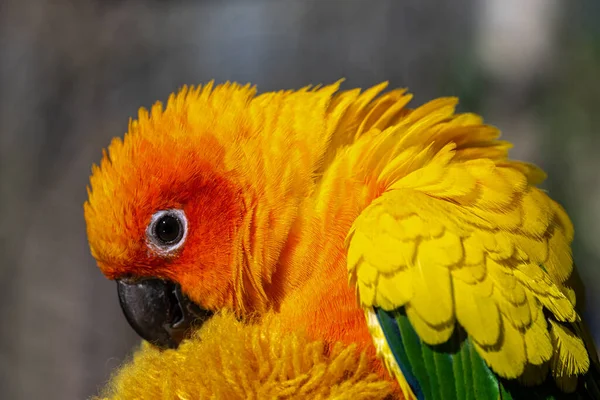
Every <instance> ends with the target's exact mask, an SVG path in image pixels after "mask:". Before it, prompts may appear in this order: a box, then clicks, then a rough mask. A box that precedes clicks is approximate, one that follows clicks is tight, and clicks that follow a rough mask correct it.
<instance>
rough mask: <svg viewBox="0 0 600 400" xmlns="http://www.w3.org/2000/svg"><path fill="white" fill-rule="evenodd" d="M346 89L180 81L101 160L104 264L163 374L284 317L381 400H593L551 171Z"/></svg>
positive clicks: (91, 219) (400, 100) (488, 139)
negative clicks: (349, 364)
mask: <svg viewBox="0 0 600 400" xmlns="http://www.w3.org/2000/svg"><path fill="white" fill-rule="evenodd" d="M342 82H343V81H342V80H340V81H338V82H336V83H333V84H328V85H315V86H313V85H311V86H306V87H304V88H301V89H299V90H281V91H276V92H275V91H274V92H264V93H258V91H257V88H256V86H254V85H251V84H245V85H243V84H238V83H235V82H226V83H222V84H215V83H214V81H211V82H209V83H207V84H204V85H198V86H183V87H181V88H180V89H178V91H176V92H175V93H173V94H171V95H170V96H169V98H168V100H167V102H166V105H165V106H164V107H163V103H161V102H157V103H155V104H154V105H153V106H152V107H150V109H149V110H148V109H145V108H141V109H140V111H139V113H138V116H137V119H135V120H134V119H130V121H129V125H128V130H127V133H126V134H125V135H124V137H123V138H122V139H121V138H115V139H113V140H112V142H111V143H110V145H109V146H108V149H107V150H105V151H104V152H103V157H102V159H101V161H100V163H99V165H93V166H92V172H91V177H90V183H89V186H88V189H87V191H88V198H87V201H86V202H85V204H84V216H85V220H86V224H87V225H86V226H87V236H88V241H89V246H90V250H91V254H92V256H93V258H94V259H95V260H96V263H97V265H98V267H99V269H100V270H101V272H102V273H103V274H104V275H105V276H106V277H107V278H108V279H111V280H114V281H116V284H117V294H118V298H119V302H120V305H121V307H122V310H123V312H124V314H125V317H126V319H127V321H128V322H129V324H130V325H131V326H132V328H133V329H134V330H135V331H136V332H137V333H138V334H139V336H140V337H141V338H142V339H143V340H144V341H145V342H144V343H146V346H147V348H148V351H153V352H154V353H152V354H153V356H152V357H153V358H152V360H153V361H151V363H159V362H161V361H160V360H161V357H163V359H164V360H166V359H167V358H168V357H171V359H174V358H176V357H177V356H174V354H177V353H176V352H177V351H185V352H187V353H190V352H192V353H194V350H193V349H197V351H198V352H200V353H199V354H196V355H195V357H202V354H204V352H206V354H208V353H210V352H211V351H216V350H215V349H216V348H218V347H219V346H233V345H232V344H231V343H238V342H240V341H243V340H245V339H244V337H245V336H243V335H242V333H240V332H246V333H247V334H248V335H250V333H248V332H250V331H245V330H244V329H246V328H243V327H244V326H259V327H260V326H261V324H263V325H262V326H263V327H268V326H272V325H270V324H275V325H276V326H278V327H279V328H277V329H279V331H277V332H280V333H278V335H279V334H280V336H277V337H278V338H280V340H283V339H282V338H285V337H286V335H297V334H300V333H299V332H302V333H301V334H302V335H304V336H302V337H304V338H305V339H303V340H305V341H306V342H302V343H306V346H309V343H310V341H320V343H323V344H324V345H323V346H322V347H321V348H320V349H321V350H319V351H317V353H319V352H320V353H319V354H321V356H323V355H332V354H339V351H338V350H339V348H338V347H336V346H340V345H341V346H351V347H352V348H355V349H357V351H359V352H362V354H363V356H364V360H363V361H361V363H362V364H361V365H363V367H364V368H367V370H368V371H370V372H372V373H373V374H375V375H376V376H377V379H379V380H380V381H382V382H384V383H385V382H387V383H390V384H391V385H392V389H390V390H391V391H390V392H389V393H388V392H385V393H384V395H385V396H391V397H386V398H398V399H400V398H404V399H418V400H422V399H443V400H446V399H458V400H460V399H530V398H539V399H563V398H565V399H566V398H575V399H600V385H599V382H600V380H599V376H600V375H599V369H598V368H599V366H600V363H599V361H598V357H597V351H596V348H595V345H594V343H593V340H592V338H591V335H590V333H589V331H588V328H587V327H586V325H585V322H584V321H583V319H582V316H581V314H582V312H581V310H580V308H578V307H576V304H577V303H578V302H579V303H581V302H582V301H581V299H580V298H579V296H580V295H579V292H578V290H577V288H578V284H577V282H576V281H577V277H578V274H577V271H576V269H575V268H574V263H573V257H572V249H571V243H572V241H573V236H574V228H573V224H572V222H571V220H570V218H569V216H568V214H567V213H566V211H565V210H564V209H563V207H562V206H561V205H559V204H558V203H557V202H556V201H554V200H553V199H552V198H551V197H550V196H549V195H548V193H547V192H546V191H544V190H542V189H540V188H539V185H540V184H541V183H542V182H543V181H544V180H545V179H546V174H545V173H544V171H542V170H541V169H540V168H539V167H537V166H536V165H534V164H531V163H527V162H523V161H517V160H513V159H511V158H509V156H508V152H509V149H510V148H511V146H512V145H511V143H509V142H507V141H504V140H501V139H500V138H499V137H500V130H499V129H498V128H496V127H494V126H491V125H488V124H486V123H484V121H483V118H482V117H481V116H479V115H477V114H474V113H469V112H458V111H457V106H458V99H457V98H455V97H441V98H437V99H434V100H432V101H429V102H426V103H424V104H422V105H420V106H418V107H415V108H410V107H409V106H408V105H409V102H410V101H411V100H412V94H410V93H409V92H408V91H407V89H388V83H387V82H384V83H381V84H378V85H375V86H373V87H370V88H368V89H366V90H361V89H350V90H342V89H341V84H342ZM226 315H229V316H230V320H227V319H226V318H225V316H226ZM223 318H225V320H227V321H229V322H227V323H225V325H224V326H227V327H228V328H221V329H220V330H218V329H217V328H214V325H211V324H217V322H216V321H224V320H223ZM275 325H273V326H275ZM210 326H213V327H212V328H211V327H210ZM211 329H213V331H215V332H217V331H218V332H219V333H218V334H217V336H218V339H214V337H213V338H212V339H210V337H211V336H210V335H209V333H207V334H206V335H207V336H205V337H204V339H203V336H202V335H203V332H204V331H206V332H209V331H210V330H211ZM215 329H216V330H215ZM264 329H266V330H263V331H261V332H263V334H261V335H262V336H261V335H259V337H264V336H265V335H268V332H269V329H267V328H264ZM265 332H267V333H266V334H265ZM273 332H275V330H274V331H273ZM240 335H242V336H240ZM244 335H245V334H244ZM228 337H230V338H229V339H228ZM203 340H204V341H205V342H206V343H204V344H203V343H202V342H203ZM228 340H229V342H228ZM278 340H279V339H278ZM274 342H277V340H274ZM191 343H196V345H195V346H196V347H190V346H192V344H191ZM227 343H229V344H227ZM186 346H187V347H186ZM202 346H204V347H202ZM236 346H237V345H236ZM231 348H232V349H233V347H231ZM334 349H338V350H335V351H334ZM240 351H241V350H240ZM240 351H233V350H231V351H228V352H227V353H226V354H229V355H230V356H235V354H236V353H239V352H240ZM187 353H186V354H187ZM169 354H171V356H169ZM273 354H274V353H273ZM363 356H361V357H363ZM361 360H362V359H361ZM173 362H174V361H173ZM167 364H168V363H167ZM234 364H235V365H238V364H240V363H237V362H236V363H231V365H230V367H227V368H237V367H235V366H232V365H234ZM157 365H158V364H157ZM223 365H224V364H223ZM240 365H241V364H240ZM365 366H366V367H365ZM259 367H260V365H259ZM223 368H225V367H223ZM240 368H242V366H240ZM257 368H258V367H257ZM222 372H223V374H227V371H222ZM195 373H198V374H202V373H208V372H206V371H204V372H203V371H201V370H199V371H196V372H195ZM182 374H183V372H182ZM189 379H192V380H193V377H191V378H188V380H189ZM373 382H375V381H373ZM184 383H185V382H184ZM380 389H381V390H382V391H385V390H387V389H385V387H384V386H380ZM382 393H383V392H382ZM217 398H218V397H217ZM292 398H293V397H292ZM314 398H317V397H314ZM339 398H345V397H339ZM353 398H354V397H353ZM382 398H383V397H382Z"/></svg>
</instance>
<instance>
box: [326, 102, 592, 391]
mask: <svg viewBox="0 0 600 400" xmlns="http://www.w3.org/2000/svg"><path fill="white" fill-rule="evenodd" d="M400 99H402V102H403V103H402V104H401V105H402V106H404V104H405V103H404V99H405V97H400ZM384 103H385V102H383V101H380V102H379V103H377V104H384ZM385 104H386V107H388V109H390V110H394V111H393V113H394V115H395V117H394V118H389V119H387V120H386V121H385V123H388V125H387V126H385V124H384V123H372V124H371V126H372V128H373V129H371V130H370V131H366V125H368V124H367V123H366V122H365V123H363V125H361V128H360V129H359V131H360V132H359V133H360V135H358V134H357V135H356V136H355V141H354V142H353V143H351V144H349V145H348V146H346V147H345V148H342V149H341V150H340V153H339V154H338V155H337V157H336V159H335V160H334V161H333V162H332V166H331V167H330V170H335V169H336V168H338V169H340V168H342V167H341V166H342V165H343V166H344V168H345V170H348V169H350V170H352V171H353V175H351V178H352V179H354V180H355V181H356V182H360V183H361V185H362V188H363V189H362V198H363V200H364V208H363V210H362V212H361V213H360V215H359V216H358V218H356V220H355V222H354V224H353V226H352V228H351V230H350V233H349V235H348V237H347V241H346V245H347V250H348V259H347V261H348V270H349V273H350V279H351V281H352V282H354V283H355V284H356V286H357V291H358V294H359V298H360V302H361V304H362V305H363V306H364V307H365V308H367V309H368V308H369V307H373V306H375V307H381V308H383V309H385V310H393V309H396V308H399V307H405V309H406V312H407V315H408V317H409V319H410V321H411V323H412V324H413V326H414V328H415V330H416V331H417V333H418V334H419V335H420V337H421V338H422V339H423V340H424V341H425V342H427V343H429V344H439V343H443V342H444V341H446V340H447V339H448V338H449V337H450V335H451V334H452V332H453V330H454V327H455V324H456V323H459V324H460V325H462V326H463V327H464V329H465V330H466V332H467V333H468V335H469V336H470V338H471V339H472V340H473V342H474V343H475V347H476V348H477V350H478V352H479V353H480V355H481V356H482V357H483V358H484V360H485V361H486V362H487V363H488V365H489V366H490V367H491V368H492V369H493V370H494V371H495V372H496V373H497V374H499V375H500V376H502V377H505V378H518V377H520V378H521V379H522V380H523V381H525V382H539V381H541V379H542V378H543V374H545V373H546V371H547V369H548V368H547V367H548V366H550V369H551V371H552V374H553V376H554V378H555V379H556V380H557V382H558V383H559V385H560V386H561V387H562V388H563V389H565V390H570V389H573V387H572V382H573V379H574V378H573V377H576V376H577V375H580V374H583V373H585V372H586V371H587V369H588V367H589V355H588V353H587V351H586V349H585V346H584V344H583V341H582V339H581V338H580V337H579V336H578V335H577V334H576V333H575V332H576V330H574V329H572V328H571V327H570V326H571V324H572V323H577V322H578V321H579V316H578V315H577V312H576V311H575V299H574V295H573V293H572V290H571V289H570V288H568V287H567V286H566V281H567V279H568V278H569V277H570V275H571V272H572V269H573V263H572V258H571V247H570V244H571V241H572V239H573V227H572V224H571V222H570V220H569V218H568V216H567V215H566V213H565V212H564V210H563V209H562V208H561V207H560V206H559V205H558V204H557V203H556V202H554V201H553V200H552V199H550V198H549V197H548V195H547V194H546V193H544V192H543V191H541V190H540V189H538V188H536V187H535V186H534V185H535V184H537V183H539V182H541V181H542V180H543V179H544V176H545V175H544V173H543V172H542V171H540V170H539V169H537V168H536V167H535V166H532V165H530V164H526V163H521V162H515V161H511V160H508V158H507V151H508V149H509V148H510V144H509V143H506V142H502V141H499V140H496V139H497V137H498V136H499V132H498V131H497V130H496V129H495V128H493V127H490V126H486V125H483V124H482V121H481V118H480V117H478V116H476V115H472V114H463V115H454V106H455V105H456V101H455V100H454V99H438V100H435V101H433V102H430V103H428V104H426V105H424V106H422V107H420V108H417V109H416V110H413V111H410V112H408V111H407V112H404V113H400V111H399V108H398V109H397V108H392V107H390V106H389V99H388V103H385ZM361 107H365V106H364V105H361ZM390 112H391V111H390ZM372 114H373V115H374V116H375V115H377V116H379V118H381V116H382V115H385V114H386V113H385V112H384V111H383V110H382V111H378V112H372ZM365 121H366V120H365ZM390 121H393V124H392V123H390ZM365 124H366V125H365ZM334 135H335V134H334ZM326 174H327V171H326ZM544 311H546V314H545V313H544ZM535 366H540V367H535Z"/></svg>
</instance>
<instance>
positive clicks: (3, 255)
mask: <svg viewBox="0 0 600 400" xmlns="http://www.w3.org/2000/svg"><path fill="white" fill-rule="evenodd" d="M598 20H600V2H598V1H597V0H587V1H586V0H578V1H568V0H455V1H453V2H446V1H441V0H439V1H434V0H389V1H384V0H379V1H369V0H363V1H359V0H330V1H323V0H321V1H319V0H308V1H277V0H271V1H268V0H262V1H260V0H256V1H251V0H245V1H242V0H239V1H233V0H230V1H216V0H215V1H183V0H181V1H166V0H165V1H158V0H154V1H153V0H131V1H127V0H120V1H119V0H112V1H109V0H96V1H92V0H79V1H64V0H53V1H52V0H27V1H26V0H2V1H0V206H1V210H3V211H2V214H1V216H0V285H1V287H0V397H2V398H3V399H35V398H44V399H83V398H86V397H89V396H91V395H93V394H96V393H97V392H98V389H99V387H101V386H102V385H103V384H104V383H105V382H106V380H107V379H108V377H109V376H110V372H111V370H112V369H113V368H115V367H116V366H118V365H119V364H120V362H121V361H122V360H123V359H124V357H126V356H127V354H128V353H129V352H130V351H131V348H132V346H134V345H135V344H137V343H138V339H137V337H136V336H135V335H134V334H133V331H132V330H131V329H130V328H129V326H128V325H127V324H126V322H125V319H124V318H123V316H122V314H121V310H120V308H119V305H118V303H117V296H116V288H115V284H114V283H113V282H109V281H107V280H106V279H104V277H103V276H102V275H101V274H100V272H99V271H98V270H97V268H96V267H95V264H94V262H93V260H92V258H91V256H90V255H89V250H88V247H87V242H86V234H85V224H84V220H83V210H82V203H83V202H84V200H85V198H86V190H85V188H86V184H87V181H88V176H89V173H90V166H91V164H92V163H93V162H97V161H98V160H99V159H100V156H101V150H102V148H103V147H105V146H106V145H107V144H108V143H109V140H110V138H111V137H113V136H120V135H122V134H123V133H124V132H125V130H126V128H127V121H128V118H129V117H130V116H134V115H136V114H137V109H138V107H139V106H150V105H151V104H152V103H153V102H154V101H155V100H159V99H161V100H164V99H166V98H167V96H168V95H169V93H170V92H171V91H173V90H175V89H177V88H178V87H179V86H181V85H183V84H186V83H187V84H196V83H201V82H206V81H208V80H210V79H215V80H216V81H218V82H221V81H225V80H236V81H241V82H247V81H250V82H252V83H255V84H257V85H258V88H259V90H260V91H267V90H272V89H283V88H299V87H301V86H304V85H306V84H309V83H321V82H322V83H330V82H333V81H335V80H337V79H338V78H340V77H346V78H347V81H346V82H345V83H344V88H351V87H357V86H358V87H365V86H368V85H372V84H375V83H378V82H380V81H383V80H389V81H390V83H391V86H395V87H398V86H401V87H404V86H407V87H409V88H410V90H411V91H413V92H414V93H416V99H415V101H414V102H413V105H417V104H421V103H423V102H425V101H427V100H429V99H431V98H433V97H437V96H444V95H455V96H459V97H460V98H461V99H462V102H461V106H460V107H461V110H462V111H474V112H479V113H482V114H483V115H484V116H485V117H486V119H487V121H488V122H489V123H492V124H495V125H497V126H499V127H500V128H501V129H502V130H503V132H504V137H505V138H506V139H509V140H511V141H513V142H514V143H515V149H514V150H513V152H512V155H513V157H514V158H519V159H525V160H528V161H533V162H536V163H538V164H539V165H541V166H542V167H543V168H544V169H545V170H546V171H547V172H548V173H549V176H550V178H549V179H548V181H547V182H546V183H545V188H546V189H547V190H548V191H549V192H550V194H551V195H552V196H553V197H554V198H555V199H557V200H559V201H560V202H561V203H562V204H563V205H564V206H565V207H566V208H567V210H568V211H569V213H570V214H571V216H572V217H573V220H574V222H575V226H576V232H577V234H576V240H575V244H574V250H575V259H576V262H577V264H578V265H579V268H580V273H581V275H582V277H583V279H584V280H585V281H586V282H587V284H588V292H587V314H588V315H587V316H588V319H589V321H590V323H591V326H592V329H593V331H594V335H595V338H596V340H597V342H599V343H600V310H598V306H599V305H600V291H598V290H595V287H596V286H595V285H599V284H600V270H599V268H598V262H599V260H600V159H599V158H597V157H598V155H599V154H600V135H599V134H598V129H599V128H600V124H599V122H600V112H598V106H599V105H600V24H598V23H597V21H598Z"/></svg>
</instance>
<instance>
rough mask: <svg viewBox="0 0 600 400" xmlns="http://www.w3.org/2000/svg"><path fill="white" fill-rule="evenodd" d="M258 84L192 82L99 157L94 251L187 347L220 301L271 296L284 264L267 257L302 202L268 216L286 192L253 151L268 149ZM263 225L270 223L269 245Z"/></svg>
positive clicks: (133, 320)
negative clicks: (189, 334)
mask: <svg viewBox="0 0 600 400" xmlns="http://www.w3.org/2000/svg"><path fill="white" fill-rule="evenodd" d="M254 95H255V90H254V88H252V87H250V86H239V85H237V84H224V85H219V86H217V87H213V86H212V84H209V85H207V86H205V87H199V88H195V89H194V88H191V89H190V88H183V89H182V90H181V91H179V93H177V94H173V95H171V97H170V98H169V100H168V103H167V106H166V107H165V108H164V109H163V107H162V105H161V104H160V103H157V104H156V105H154V106H153V107H152V109H151V110H150V112H148V111H147V110H145V109H141V110H140V112H139V116H138V119H137V120H135V121H130V123H129V129H128V132H127V133H126V134H125V136H124V138H123V139H122V140H121V139H118V138H117V139H114V140H113V141H112V143H111V144H110V146H109V147H108V149H107V151H105V152H104V154H103V158H102V161H101V162H100V165H99V166H96V165H95V166H93V167H92V176H91V178H90V186H89V187H88V201H87V202H86V203H85V205H84V214H85V219H86V223H87V234H88V240H89V244H90V248H91V253H92V255H93V257H94V258H95V259H96V261H97V264H98V266H99V267H100V270H101V271H102V272H103V273H104V274H105V275H106V276H107V277H108V278H109V279H113V280H116V281H117V283H118V293H119V299H120V302H121V306H122V308H123V310H124V312H125V315H126V317H127V319H128V320H129V322H130V324H131V325H132V326H133V327H134V329H135V330H136V331H137V332H138V333H139V334H140V335H141V336H142V337H143V338H144V339H146V340H148V341H150V342H152V343H154V344H157V345H159V346H162V347H176V346H177V344H178V343H179V342H180V341H181V339H182V337H183V335H184V332H185V331H186V330H188V329H189V328H190V326H191V325H193V324H197V323H199V322H202V321H203V320H204V319H206V318H207V317H208V316H210V314H211V313H212V312H215V311H219V310H225V309H228V310H232V311H234V312H236V313H237V314H238V315H244V314H250V313H252V312H255V311H257V310H262V309H265V307H268V301H269V296H268V295H267V293H266V289H265V287H264V285H265V284H266V282H268V281H270V279H271V278H272V276H271V274H272V272H273V271H274V267H273V268H266V267H269V266H272V265H270V264H274V262H275V261H276V258H277V257H276V254H277V252H278V251H280V248H281V246H282V243H283V242H284V237H285V236H287V235H286V232H287V229H288V228H289V226H290V225H291V224H290V221H291V220H292V219H293V215H294V214H295V211H294V210H295V209H296V208H297V206H296V205H294V204H292V203H289V204H288V205H287V206H286V204H282V202H279V203H280V204H278V205H277V206H276V207H277V210H278V212H279V215H278V219H277V221H270V220H269V218H264V217H263V216H264V215H263V214H265V213H266V215H268V214H269V213H270V212H273V210H274V207H275V205H273V204H275V203H277V202H278V201H279V199H278V198H277V196H265V195H264V193H271V194H273V193H275V191H273V190H271V191H270V192H269V189H268V188H267V187H265V185H268V183H265V182H267V181H269V182H275V181H276V180H277V176H276V175H277V173H278V172H268V171H266V170H265V168H259V169H260V171H258V170H257V168H256V166H257V165H258V164H257V163H256V162H255V160H253V157H263V156H264V154H262V153H261V151H260V149H259V148H258V147H260V146H262V145H261V144H257V143H258V142H257V141H256V140H254V139H255V138H256V137H258V136H259V135H257V132H259V131H260V130H261V129H262V126H263V124H264V123H268V121H266V119H268V118H269V117H268V116H265V115H264V113H261V111H260V110H261V109H262V108H261V107H260V105H257V106H256V107H253V106H251V105H250V100H251V99H252V98H255V97H254ZM265 118H266V119H265ZM253 146H254V147H255V148H253ZM257 171H258V172H257ZM279 172H280V171H279ZM267 173H272V174H275V175H273V176H272V177H270V178H269V179H264V178H265V174H267ZM259 175H260V176H259ZM261 182H262V183H261ZM274 184H275V183H273V185H274ZM261 185H262V186H261ZM266 197H268V199H267V198H266ZM288 206H289V207H288ZM261 213H262V214H261ZM278 224H279V225H278ZM281 224H283V225H281ZM263 225H264V226H263ZM282 226H283V227H284V229H282ZM285 227H288V228H285ZM256 229H259V230H261V232H264V235H259V236H260V238H258V239H256V240H258V241H259V242H260V243H259V244H258V245H256V243H257V242H254V241H253V239H254V236H257V235H250V232H251V231H252V230H256ZM278 249H279V250H278ZM274 255H275V256H274ZM251 257H252V259H253V260H254V261H253V262H250V261H249V258H251Z"/></svg>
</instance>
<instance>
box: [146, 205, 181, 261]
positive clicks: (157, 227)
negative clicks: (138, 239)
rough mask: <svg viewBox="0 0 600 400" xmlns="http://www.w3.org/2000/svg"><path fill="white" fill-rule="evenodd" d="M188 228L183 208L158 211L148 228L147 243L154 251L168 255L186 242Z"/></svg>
mask: <svg viewBox="0 0 600 400" xmlns="http://www.w3.org/2000/svg"><path fill="white" fill-rule="evenodd" d="M187 228H188V221H187V218H186V216H185V213H184V212H183V210H178V209H170V210H161V211H157V212H155V213H154V214H153V215H152V218H151V219H150V223H149V224H148V227H147V228H146V243H147V245H148V247H150V249H152V250H153V251H154V252H156V253H158V254H160V255H162V256H167V255H169V254H171V253H172V252H174V251H175V250H177V249H179V248H180V247H181V246H182V245H183V244H184V243H185V239H186V237H187V231H188V229H187Z"/></svg>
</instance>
